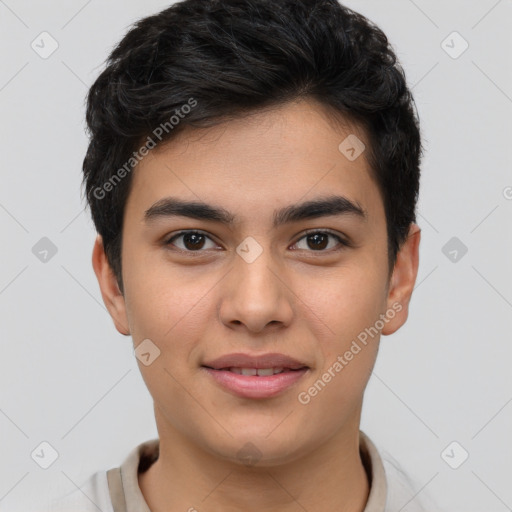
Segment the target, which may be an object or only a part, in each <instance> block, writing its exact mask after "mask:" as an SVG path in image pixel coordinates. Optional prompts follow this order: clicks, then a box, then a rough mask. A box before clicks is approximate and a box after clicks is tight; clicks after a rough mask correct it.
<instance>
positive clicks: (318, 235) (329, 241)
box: [295, 231, 348, 252]
mask: <svg viewBox="0 0 512 512" xmlns="http://www.w3.org/2000/svg"><path fill="white" fill-rule="evenodd" d="M303 241H305V244H304V243H303ZM300 244H302V247H301V246H300ZM337 245H341V246H348V243H346V242H345V241H344V240H343V239H342V238H341V237H339V236H338V235H334V234H333V233H329V232H327V231H314V232H311V233H308V234H306V235H305V236H303V237H302V238H301V239H300V240H299V241H298V242H296V244H295V246H296V247H297V248H298V249H301V250H312V251H317V252H328V251H326V250H325V249H332V248H335V247H336V246H337Z"/></svg>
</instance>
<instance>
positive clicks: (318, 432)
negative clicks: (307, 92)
mask: <svg viewBox="0 0 512 512" xmlns="http://www.w3.org/2000/svg"><path fill="white" fill-rule="evenodd" d="M349 133H353V134H356V135H357V136H358V138H359V139H361V140H362V141H366V137H365V134H364V133H363V132H361V131H359V130H357V127H355V126H352V127H350V126H349V125H346V126H344V127H343V126H341V125H338V124H336V125H334V124H333V123H332V122H331V121H329V120H328V118H327V117H326V115H325V112H324V111H323V108H322V107H321V106H320V105H319V104H317V103H315V102H314V101H313V100H308V101H301V102H294V103H289V104H286V105H284V106H281V107H279V108H278V109H274V110H268V111H258V112H257V113H255V114H252V115H250V116H248V117H245V118H242V119H238V120H231V121H228V122H226V123H223V124H221V125H219V126H216V127H213V128H209V129H201V130H198V129H196V130H189V129H187V130H185V131H184V132H182V133H181V134H180V135H179V137H178V138H176V139H173V141H172V142H171V143H167V144H165V145H164V144H162V145H160V146H158V147H157V148H155V149H154V150H152V151H151V152H150V155H148V156H147V157H146V158H144V159H143V160H142V161H141V162H140V164H138V166H137V169H136V170H135V171H134V174H133V186H132V189H131V192H130V194H129V197H128V200H127V204H126V210H125V216H124V226H123V243H122V264H123V274H122V278H123V284H124V295H123V294H121V292H120V291H119V287H118V284H117V282H116V280H115V278H114V276H113V274H112V271H111V268H110V266H109V264H108V261H107V259H106V256H105V253H104V250H103V245H102V240H101V237H100V236H98V237H97V240H96V243H95V246H94V250H93V267H94V270H95V272H96V275H97V278H98V282H99V285H100V288H101V293H102V296H103V300H104V302H105V304H106V306H107V308H108V310H109V312H110V314H111V316H112V319H113V321H114V324H115V326H116V328H117V330H118V331H119V332H120V333H122V334H126V335H129V334H130V335H131V336H132V338H133V342H134V346H135V347H137V346H138V345H139V343H141V342H142V340H144V339H148V338H149V339H150V340H151V341H152V342H153V343H154V344H155V345H156V346H158V348H159V349H160V351H161V353H160V356H159V357H158V358H156V359H155V360H154V361H153V362H152V363H151V364H150V365H149V366H145V365H143V364H142V363H141V362H140V361H139V368H140V371H141V373H142V376H143V378H144V380H145V382H146V384H147V387H148V389H149V392H150V393H151V395H152V397H153V400H154V408H155V418H156V424H157V428H158V433H159V438H160V457H159V459H158V460H157V461H156V462H155V463H154V464H153V465H152V466H151V467H150V468H149V470H147V471H146V472H145V473H143V474H141V475H139V484H140V487H141V490H142V493H143V495H144V497H145V499H146V501H147V503H148V505H149V506H150V508H151V510H152V511H153V512H164V511H167V512H169V511H184V510H189V509H190V508H191V507H195V509H197V510H198V511H202V510H222V511H225V512H230V511H240V510H244V511H249V512H250V511H260V510H267V511H280V512H289V511H290V512H291V511H297V510H303V509H306V510H308V511H309V512H315V511H320V510H322V511H325V510H343V511H346V512H361V511H363V510H364V507H365V504H366V501H367V498H368V492H369V484H368V479H367V476H366V472H365V470H364V467H363V465H362V462H361V458H360V455H359V437H358V436H359V423H360V417H361V408H362V402H363V393H364V389H365V387H366V384H367V382H368V379H369V377H370V374H371V371H372V369H373V366H374V363H375V358H376V356H377V352H378V345H379V341H380V334H379V335H377V336H375V337H374V338H369V340H370V341H369V342H368V344H367V345H366V346H365V347H364V348H363V349H362V350H361V351H360V352H359V353H358V354H357V355H355V356H354V358H353V359H352V360H351V361H350V362H349V364H348V365H347V366H345V367H344V368H343V370H342V371H340V372H338V373H336V374H335V375H336V376H335V377H334V378H332V379H331V381H330V382H329V383H328V384H327V385H326V386H325V387H324V388H323V390H322V391H321V392H319V393H318V394H317V395H316V396H315V397H313V398H311V401H310V402H309V403H308V404H306V405H303V404H301V403H300V402H299V401H298V394H299V393H300V392H301V391H307V390H308V388H309V387H311V386H312V385H313V384H314V383H315V382H316V381H317V380H318V379H319V378H321V376H322V374H324V372H326V371H327V369H328V368H329V367H331V366H332V365H333V363H334V362H335V361H336V360H337V357H338V356H339V355H343V354H344V353H345V352H346V351H347V350H348V349H349V348H350V345H351V343H352V341H353V340H355V339H356V338H357V335H358V334H359V333H361V332H362V331H364V329H365V328H369V327H370V326H373V325H374V324H375V322H376V320H378V319H379V315H381V314H386V311H388V310H389V309H392V308H393V304H395V305H396V304H400V305H401V311H399V312H396V314H395V315H394V318H393V319H391V320H389V321H388V322H387V323H385V326H384V327H383V328H382V330H381V334H384V335H389V334H392V333H393V332H395V331H396V330H397V329H399V328H400V327H401V326H402V325H403V324H404V322H405V321H406V319H407V315H408V305H409V301H410V298H411V294H412V290H413V287H414V283H415V280H416V276H417V271H418V248H419V242H420V229H419V227H418V226H417V225H416V224H411V226H410V232H409V237H408V239H407V241H406V242H405V243H404V244H403V246H402V248H401V250H400V252H399V254H398V257H397V261H396V264H395V266H394V269H393V273H392V276H391V278H390V279H389V273H388V271H389V269H388V259H387V233H386V220H385V213H384V206H383V201H382V196H381V194H380V192H379V190H378V188H377V185H376V183H375V182H374V180H373V178H372V177H371V174H370V170H369V167H368V163H367V161H366V159H365V155H364V153H363V154H362V155H361V156H360V157H359V158H357V159H356V160H354V161H349V160H348V159H347V158H346V157H345V156H344V155H343V154H342V153H341V152H340V151H339V150H338V146H339V144H340V143H341V142H342V141H343V140H344V139H345V137H346V136H347V135H348V134H349ZM333 194H336V195H340V196H345V197H347V198H349V199H350V200H351V201H353V202H357V204H359V205H361V206H362V207H363V208H364V210H366V212H367V219H366V220H362V219H360V218H358V217H357V216H355V215H336V216H326V217H321V218H316V219H307V220H302V221H298V222H293V223H289V224H286V225H282V226H280V227H278V228H277V229H273V227H272V220H273V217H272V216H273V213H274V210H278V209H280V208H283V207H286V206H288V205H293V204H297V203H300V202H304V201H307V200H312V199H317V198H323V197H326V196H331V195H333ZM167 196H173V197H178V198H181V199H186V200H193V201H202V202H205V203H208V204H212V205H215V206H220V207H223V208H224V209H226V210H229V211H230V212H231V213H232V214H233V215H234V216H235V217H236V223H235V224H234V225H233V226H228V225H224V224H221V223H218V222H214V221H211V220H206V221H205V220H194V219H190V218H186V217H169V218H159V219H155V220H154V221H153V222H152V223H149V224H148V223H146V222H145V221H144V213H145V211H146V210H147V209H148V208H149V207H151V206H152V205H153V204H154V203H155V202H157V201H158V200H160V199H162V198H164V197H167ZM194 229H197V230H201V231H202V232H204V233H205V234H207V238H205V239H204V242H202V243H203V246H201V244H199V246H198V247H199V249H196V250H195V251H194V250H193V249H194V248H195V247H196V246H194V244H193V243H192V244H191V243H190V240H189V241H188V244H187V243H186V239H185V238H184V237H180V238H177V239H174V246H173V245H165V242H166V241H168V240H169V239H170V238H172V236H173V235H176V234H178V232H179V231H180V230H194ZM308 229H315V230H316V231H319V232H320V233H322V232H323V231H322V230H330V231H332V232H334V233H335V234H338V235H339V236H341V237H342V238H344V239H348V240H349V241H350V242H351V243H352V247H345V246H342V245H339V242H338V241H337V240H336V239H335V238H333V237H331V236H329V237H327V238H324V239H323V240H324V241H325V245H323V246H322V248H321V249H316V248H315V247H316V246H315V245H314V244H311V243H308V238H307V237H305V233H304V231H305V230H308ZM249 236H250V237H253V238H254V239H255V240H256V241H257V242H258V243H259V245H260V246H261V248H262V250H263V252H262V254H261V255H260V256H259V257H258V258H257V259H256V260H255V261H254V262H252V263H248V262H246V261H245V260H244V259H243V258H241V257H240V256H239V255H238V254H237V252H236V248H237V247H238V246H239V245H240V244H241V243H242V241H243V240H244V239H245V238H246V237H249ZM327 243H328V244H329V245H328V246H326V244H327ZM191 248H192V249H191ZM187 249H188V252H186V251H187ZM198 252H199V254H198ZM232 352H247V353H253V354H254V353H257V354H262V353H266V352H281V353H284V354H287V355H290V356H292V357H294V358H296V359H298V360H299V361H302V362H304V363H305V364H307V365H308V366H309V368H310V369H309V370H308V372H307V373H306V374H305V375H304V376H303V377H302V378H301V380H300V381H299V382H297V383H296V384H295V385H294V386H292V387H291V388H289V389H287V390H286V391H284V392H283V393H281V394H279V395H278V396H275V397H272V398H266V399H250V398H241V397H237V396H234V395H233V394H231V393H229V392H227V391H225V390H224V389H222V388H221V387H219V385H218V384H217V383H216V382H215V381H214V380H213V379H212V378H211V377H210V376H209V375H207V374H205V372H204V370H203V369H202V368H201V364H203V363H204V362H205V361H207V360H208V359H210V360H211V359H213V358H216V357H219V356H221V355H224V354H228V353H232ZM248 442H251V443H253V444H254V445H255V446H256V447H257V449H258V450H259V452H260V459H259V460H258V461H257V463H256V464H255V465H252V466H248V465H246V464H244V461H243V460H241V459H240V457H239V456H237V453H238V452H239V450H240V449H241V448H242V447H244V445H246V443H248ZM301 507H303V508H301Z"/></svg>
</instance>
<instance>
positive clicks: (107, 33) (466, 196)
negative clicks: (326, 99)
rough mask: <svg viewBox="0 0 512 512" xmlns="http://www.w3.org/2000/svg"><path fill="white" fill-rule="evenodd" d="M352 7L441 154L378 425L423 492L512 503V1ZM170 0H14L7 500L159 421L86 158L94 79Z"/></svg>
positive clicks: (8, 28)
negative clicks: (111, 297) (123, 327)
mask: <svg viewBox="0 0 512 512" xmlns="http://www.w3.org/2000/svg"><path fill="white" fill-rule="evenodd" d="M346 4H347V5H348V6H349V7H352V8H354V9H356V10H358V11H359V12H361V13H363V14H365V15H366V16H368V17H369V18H370V19H371V20H373V21H375V22H376V23H377V24H378V25H379V26H380V27H381V28H382V29H383V30H384V31H385V32H386V34H387V35H388V37H389V38H390V40H391V42H392V43H393V46H394V47H395V49H396V51H397V54H398V56H399V59H400V60H401V62H402V64H403V66H404V68H405V70H406V74H407V78H408V81H409V83H410V85H411V87H412V88H413V92H414V96H415V99H416V102H417V106H418V110H419V114H420V118H421V123H422V132H423V137H424V144H425V148H426V156H425V159H424V163H423V168H422V169H423V175H422V190H421V199H420V204H419V217H418V221H419V224H420V226H421V228H422V242H421V255H420V269H419V277H418V282H417V287H416V289H415V292H414V294H413V299H412V303H411V312H410V316H409V320H408V322H407V324H406V325H405V326H404V327H403V328H402V329H401V330H400V331H398V332H397V333H396V334H394V335H393V336H390V337H383V338H382V342H381V349H380V356H379V359H378V362H377V365H376V368H375V372H374V374H373V377H372V379H371V381H370V384H369V387H368V389H367V393H366V399H365V408H364V415H363V421H362V429H363V430H365V431H366V433H367V434H369V435H370V437H371V438H372V439H373V440H374V441H375V443H376V444H377V445H378V446H379V448H380V449H381V450H383V451H384V452H386V453H387V452H389V453H391V454H392V455H393V456H394V457H395V459H397V460H398V462H399V463H400V464H401V465H402V466H403V467H404V468H405V469H406V470H407V471H408V472H409V473H410V474H411V475H412V477H413V478H414V480H415V482H416V483H415V489H416V490H417V492H418V493H419V494H418V496H423V495H424V494H426V493H430V494H431V495H432V496H434V497H435V499H436V501H437V502H438V503H439V505H440V506H441V507H442V508H443V509H446V510H449V511H451V512H459V511H460V512H462V511H464V512H473V511H474V512H477V511H478V512H501V511H506V510H512V487H511V486H510V478H511V470H510V466H511V464H510V463H511V460H512V441H511V437H510V432H511V431H512V428H511V427H512V404H511V403H510V402H511V401H512V385H511V377H510V375H511V374H510V364H511V355H512V353H511V352H512V349H511V346H512V344H511V343H510V338H511V336H510V324H511V322H510V320H511V318H512V283H511V281H512V279H511V278H512V271H511V262H512V259H511V254H512V234H511V229H510V220H511V217H512V172H511V169H512V166H511V160H512V157H511V155H512V153H511V150H510V148H511V143H510V136H511V134H512V130H511V127H512V121H511V119H512V71H511V67H510V55H511V52H512V38H511V29H512V22H511V20H512V2H511V1H510V0H508V1H507V0H501V1H496V0H480V1H468V0H464V1H450V2H445V1H439V0H436V1H426V0H415V1H412V0H396V1H391V0H385V1H383V0H371V1H370V0H365V1H349V2H346ZM168 5H170V2H165V1H157V0H145V1H144V2H136V1H134V0H130V1H123V2H121V1H120V0H107V1H101V2H100V1H99V0H90V1H88V2H87V1H76V0H73V1H64V0H53V1H45V2H41V3H37V2H33V1H26V2H25V1H22V0H5V1H2V0H0V34H1V35H0V37H1V43H2V44H1V47H0V52H1V62H2V66H1V68H0V116H1V124H0V144H1V153H0V154H1V165H0V169H1V171H0V172H1V184H2V185H1V188H0V227H1V234H2V251H1V253H0V315H1V323H0V329H1V334H0V336H1V348H2V351H1V353H2V357H1V358H0V453H1V458H0V460H1V467H0V510H20V511H21V510H23V511H24V512H29V511H32V510H34V511H35V510H38V511H40V510H45V509H46V507H47V503H48V496H51V495H54V494H56V493H65V492H69V491H71V490H73V489H75V488H76V486H80V485H82V484H83V482H84V481H85V479H86V478H88V477H89V476H90V475H91V474H92V473H93V472H94V471H97V470H99V469H108V468H110V467H113V466H117V465H119V464H120V462H122V460H123V459H124V458H125V456H126V455H127V453H128V451H130V450H131V449H132V448H133V447H134V446H135V445H137V444H139V443H140V442H142V441H144V440H147V439H150V438H152V437H156V435H157V433H156V428H155V425H154V418H153V410H152V403H151V400H150V396H149V393H148V392H147V390H146V388H145V385H144V383H143V381H142V378H141V376H140V373H139V370H138V367H137V364H136V359H135V357H134V355H133V350H132V346H131V338H127V337H123V336H121V335H119V334H118V333H117V331H116V330H115V328H114V327H113V324H112V322H111V319H110V317H109V316H108V314H107V313H106V310H105V308H104V306H103V303H102V300H101V296H100V293H99V289H98V285H97V282H96V279H95V276H94V274H93V271H92V267H91V262H90V257H91V250H92V244H93V241H94V237H95V232H94V229H93V226H92V222H91V221H90V219H89V213H88V211H84V203H82V202H81V197H80V180H81V175H80V172H81V163H82V159H83V157H84V154H85V150H86V147H87V139H86V136H85V133H84V120H83V117H84V108H83V103H84V96H85V93H86V91H87V87H88V86H89V85H90V84H91V83H92V81H93V80H94V79H95V77H96V76H97V75H98V73H99V72H100V70H101V69H102V62H103V61H104V59H105V58H106V56H107V54H108V52H109V50H110V49H111V48H112V46H113V45H114V43H116V42H117V41H118V40H119V39H120V38H121V36H122V35H123V34H124V33H125V31H126V30H127V28H128V26H129V25H130V24H131V23H133V22H134V21H135V20H137V19H138V18H140V17H142V16H146V15H149V14H153V13H155V12H157V11H159V10H161V9H163V8H165V7H167V6H168ZM43 31H47V32H49V33H50V34H51V36H52V37H53V38H54V39H55V40H56V41H57V43H58V45H59V46H58V49H57V50H56V51H55V52H54V53H53V54H52V55H50V56H49V57H48V58H46V59H43V58H41V56H40V55H39V54H38V53H36V51H34V50H33V49H32V47H31V43H32V41H34V40H35V41H36V43H37V42H38V41H40V39H41V38H40V37H38V36H39V34H40V33H41V32H43ZM454 31H457V32H458V33H459V34H460V35H461V36H462V37H463V38H464V40H466V41H467V43H468V44H469V48H468V49H467V50H466V51H465V52H464V53H462V54H461V55H458V53H459V52H460V50H461V49H463V46H462V45H463V41H462V40H461V39H457V37H458V36H453V35H451V36H450V34H452V32H454ZM448 36H450V37H448ZM447 37H448V39H447ZM445 40H446V43H444V44H443V43H442V42H443V41H445ZM39 45H40V46H41V45H42V43H40V42H39ZM450 47H451V48H450ZM45 48H46V50H48V48H50V40H49V39H47V40H46V43H45ZM445 50H447V51H448V52H451V54H452V56H450V55H449V54H448V53H447V51H445ZM454 56H456V57H457V58H454ZM43 237H47V238H48V239H50V240H51V241H52V243H53V244H54V245H55V246H56V248H57V253H56V254H55V255H53V256H52V253H51V252H50V253H48V255H47V260H46V261H41V260H40V259H39V258H38V257H36V255H35V254H34V253H33V251H32V249H33V247H34V246H35V245H36V244H37V243H38V242H39V241H40V239H41V238H43ZM453 237H456V238H457V239H458V240H456V241H455V244H456V245H455V246H454V247H452V246H450V245H449V246H448V248H447V249H444V252H443V247H445V245H446V244H447V243H448V242H449V241H450V239H452V238H453ZM42 243H43V244H44V242H42ZM452 243H454V242H452ZM461 244H464V245H465V246H466V247H467V249H468V252H467V254H465V255H463V256H462V252H461V247H462V246H461ZM457 245H458V247H457ZM37 247H39V246H36V248H37ZM454 248H455V250H457V251H458V252H457V261H451V259H453V258H454V255H455V253H453V252H452V254H451V255H450V251H453V249H454ZM35 252H37V251H35ZM445 253H446V254H447V255H448V256H447V255H445ZM39 256H40V257H41V254H39ZM43 441H46V442H48V443H50V444H51V445H52V446H53V447H54V448H55V450H57V452H58V453H59V457H58V459H57V460H56V461H55V462H54V463H53V464H52V465H51V466H50V467H49V468H48V469H46V470H44V469H42V468H41V467H39V465H38V464H36V462H35V461H34V460H33V459H32V458H31V453H32V452H33V451H34V449H36V448H37V447H38V446H39V445H40V443H41V442H43ZM453 441H456V442H457V443H459V444H458V445H456V446H455V447H453V445H452V447H450V448H449V449H448V450H447V451H445V448H446V447H447V446H448V445H450V443H452V442H453ZM464 451H467V452H468V453H469V458H468V459H467V460H466V461H465V462H464V463H463V464H462V465H460V467H458V469H453V468H452V467H450V465H449V464H448V462H449V463H450V464H452V465H456V464H457V463H458V462H460V460H461V458H462V456H463V455H464V453H465V452H464ZM46 453H48V451H47V452H46ZM442 453H444V454H445V455H444V456H442ZM411 498H412V497H411ZM411 503H412V502H411ZM410 505H411V504H405V503H404V507H403V509H402V510H403V511H404V512H407V510H408V507H409V506H410Z"/></svg>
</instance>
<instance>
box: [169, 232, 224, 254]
mask: <svg viewBox="0 0 512 512" xmlns="http://www.w3.org/2000/svg"><path fill="white" fill-rule="evenodd" d="M180 239H181V241H180V242H179V243H174V241H175V240H180ZM207 240H209V241H210V242H211V244H210V247H208V243H207ZM165 245H174V246H176V247H178V249H181V250H182V251H186V252H199V251H200V250H201V249H205V248H206V249H215V248H216V247H217V244H216V243H215V242H213V240H212V239H211V238H210V237H209V236H207V235H205V234H204V233H201V232H200V231H181V232H179V233H178V234H176V235H174V236H172V237H171V238H169V239H168V240H167V241H166V242H165Z"/></svg>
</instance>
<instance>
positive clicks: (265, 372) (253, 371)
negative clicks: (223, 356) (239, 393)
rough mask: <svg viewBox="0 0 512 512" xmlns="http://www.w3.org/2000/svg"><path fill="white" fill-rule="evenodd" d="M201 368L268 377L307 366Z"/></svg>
mask: <svg viewBox="0 0 512 512" xmlns="http://www.w3.org/2000/svg"><path fill="white" fill-rule="evenodd" d="M203 368H209V369H210V370H216V371H221V372H231V373H236V374H237V375H246V376H248V377H254V376H258V377H269V376H271V375H278V374H280V373H286V372H297V371H300V370H303V369H304V370H305V369H307V368H308V367H307V366H302V367H300V368H283V367H282V366H281V367H276V368H240V367H237V366H232V367H230V368H228V367H227V368H212V367H210V366H203Z"/></svg>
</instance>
